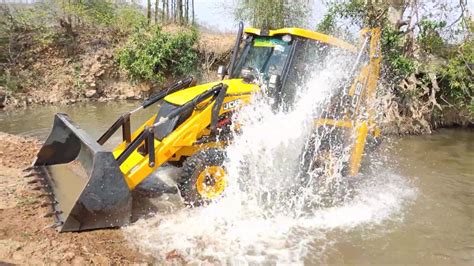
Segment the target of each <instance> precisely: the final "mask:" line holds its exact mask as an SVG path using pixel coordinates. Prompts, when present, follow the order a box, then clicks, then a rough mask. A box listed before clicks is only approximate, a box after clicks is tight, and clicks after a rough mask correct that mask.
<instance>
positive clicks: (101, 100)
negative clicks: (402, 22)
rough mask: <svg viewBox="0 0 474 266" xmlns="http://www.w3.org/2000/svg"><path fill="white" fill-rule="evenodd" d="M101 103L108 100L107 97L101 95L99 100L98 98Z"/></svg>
mask: <svg viewBox="0 0 474 266" xmlns="http://www.w3.org/2000/svg"><path fill="white" fill-rule="evenodd" d="M97 101H98V102H100V103H105V102H106V101H107V98H105V97H100V98H99V100H97Z"/></svg>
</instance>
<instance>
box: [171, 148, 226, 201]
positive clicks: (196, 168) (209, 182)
mask: <svg viewBox="0 0 474 266" xmlns="http://www.w3.org/2000/svg"><path fill="white" fill-rule="evenodd" d="M225 157H226V156H225V152H224V151H223V150H220V149H215V148H211V149H207V150H202V151H199V152H197V153H195V154H193V155H192V156H190V157H188V158H187V159H186V161H184V163H183V168H182V175H181V179H180V181H179V182H178V188H179V191H180V194H181V197H182V198H183V199H184V203H185V205H187V206H190V207H197V206H202V205H206V204H208V203H210V202H211V201H212V200H214V199H216V198H218V197H219V196H220V195H222V192H223V191H224V189H225V186H226V184H227V180H226V178H227V177H226V174H227V173H226V171H225V168H224V167H223V164H224V160H225Z"/></svg>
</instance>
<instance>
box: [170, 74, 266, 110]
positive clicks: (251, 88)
mask: <svg viewBox="0 0 474 266" xmlns="http://www.w3.org/2000/svg"><path fill="white" fill-rule="evenodd" d="M219 83H224V84H226V85H228V89H227V95H241V94H251V93H253V92H257V91H259V90H260V88H259V87H258V86H257V85H255V84H247V83H244V82H242V79H230V80H223V81H221V82H212V83H207V84H202V85H198V86H195V87H191V88H188V89H185V90H182V91H178V92H176V93H173V94H171V95H168V96H166V97H165V101H167V102H169V103H172V104H176V105H183V104H185V103H187V102H189V101H190V100H192V99H193V98H194V97H196V95H199V94H201V93H203V92H205V91H206V90H208V89H209V88H211V87H212V86H214V85H217V84H219ZM226 99H227V98H226Z"/></svg>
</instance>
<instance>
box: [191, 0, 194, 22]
mask: <svg viewBox="0 0 474 266" xmlns="http://www.w3.org/2000/svg"><path fill="white" fill-rule="evenodd" d="M191 7H192V9H193V25H194V0H191Z"/></svg>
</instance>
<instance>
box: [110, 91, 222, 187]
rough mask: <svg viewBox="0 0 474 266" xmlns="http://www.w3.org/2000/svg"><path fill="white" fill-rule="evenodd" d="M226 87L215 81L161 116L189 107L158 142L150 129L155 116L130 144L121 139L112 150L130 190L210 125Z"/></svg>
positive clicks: (140, 129) (134, 136) (154, 126)
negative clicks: (190, 111)
mask: <svg viewBox="0 0 474 266" xmlns="http://www.w3.org/2000/svg"><path fill="white" fill-rule="evenodd" d="M226 90H227V85H225V84H222V83H221V84H218V85H216V86H214V87H213V88H211V89H210V90H208V91H206V92H204V93H202V94H200V95H199V96H197V97H195V98H194V99H193V100H192V101H190V102H188V103H187V104H185V105H183V106H181V107H179V108H178V109H177V110H176V112H175V113H173V114H170V115H169V116H168V117H167V118H165V119H171V118H172V117H174V116H176V115H178V114H179V113H180V112H181V110H184V109H188V108H191V109H193V113H192V115H191V116H190V117H189V118H188V119H187V120H186V121H185V122H183V123H182V124H181V125H179V126H178V127H177V128H176V129H174V130H173V131H172V132H171V133H170V134H169V135H168V136H166V137H164V138H163V139H162V140H161V141H160V140H158V139H156V138H155V137H154V133H155V132H154V131H155V129H156V127H157V126H159V125H160V122H158V123H155V124H154V121H155V118H156V115H155V116H153V117H152V118H151V119H149V120H148V121H147V122H146V123H145V124H144V125H143V126H142V127H141V128H139V129H138V130H137V131H135V132H134V133H133V135H132V138H133V140H132V142H131V143H127V142H126V141H124V142H123V143H121V144H120V145H119V146H118V147H117V148H116V149H115V150H114V151H113V155H114V157H115V158H116V160H117V161H118V162H119V164H120V170H121V172H122V173H123V175H124V178H125V181H126V182H127V185H128V186H129V188H130V189H134V188H135V187H136V186H137V185H138V184H140V183H141V182H142V181H143V180H144V179H145V178H146V177H147V176H148V175H150V174H151V173H152V172H153V171H155V170H156V169H157V168H158V167H160V166H161V165H162V164H164V163H166V162H167V161H168V160H169V159H170V158H171V157H172V156H174V155H175V154H176V153H177V152H178V151H179V150H180V149H181V148H183V147H189V146H192V145H193V144H194V143H195V142H196V140H197V139H198V138H199V137H200V136H202V134H203V132H204V131H205V129H206V128H208V127H210V126H212V125H211V122H212V120H213V117H215V115H216V114H217V115H218V114H219V113H220V112H219V111H220V108H221V106H222V103H223V97H224V96H225V94H226Z"/></svg>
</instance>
